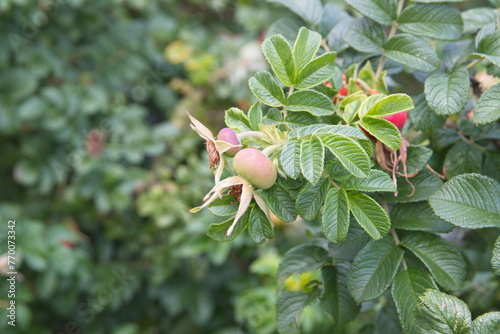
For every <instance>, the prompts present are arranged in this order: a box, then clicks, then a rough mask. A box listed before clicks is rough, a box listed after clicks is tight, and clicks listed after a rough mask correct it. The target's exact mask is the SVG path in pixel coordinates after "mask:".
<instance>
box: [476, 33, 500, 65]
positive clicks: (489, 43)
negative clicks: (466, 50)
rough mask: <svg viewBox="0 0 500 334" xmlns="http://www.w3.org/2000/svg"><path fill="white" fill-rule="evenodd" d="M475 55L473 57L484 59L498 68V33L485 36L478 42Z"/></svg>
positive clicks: (499, 53) (499, 45)
mask: <svg viewBox="0 0 500 334" xmlns="http://www.w3.org/2000/svg"><path fill="white" fill-rule="evenodd" d="M477 51H478V52H477V53H473V54H472V55H473V56H477V57H481V58H486V59H488V60H489V61H490V62H492V63H493V64H495V65H496V66H499V67H500V31H495V32H492V33H490V34H487V35H486V36H484V37H483V39H482V40H481V41H480V42H479V46H478V48H477Z"/></svg>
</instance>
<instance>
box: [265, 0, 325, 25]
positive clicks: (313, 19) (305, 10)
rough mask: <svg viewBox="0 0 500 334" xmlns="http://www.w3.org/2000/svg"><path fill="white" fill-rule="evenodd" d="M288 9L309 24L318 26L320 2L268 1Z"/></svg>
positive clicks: (312, 0)
mask: <svg viewBox="0 0 500 334" xmlns="http://www.w3.org/2000/svg"><path fill="white" fill-rule="evenodd" d="M268 1H269V2H277V3H280V4H282V5H283V6H286V7H288V9H290V10H291V11H292V12H294V13H295V14H297V15H299V16H300V17H302V18H303V19H304V20H306V21H307V22H309V23H311V24H319V23H320V21H321V13H322V11H323V6H322V5H321V1H320V0H268Z"/></svg>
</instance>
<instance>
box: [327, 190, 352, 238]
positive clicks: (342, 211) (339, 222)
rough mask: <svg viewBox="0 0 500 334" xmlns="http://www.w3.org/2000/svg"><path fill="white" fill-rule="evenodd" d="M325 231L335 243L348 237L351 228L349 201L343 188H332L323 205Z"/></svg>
mask: <svg viewBox="0 0 500 334" xmlns="http://www.w3.org/2000/svg"><path fill="white" fill-rule="evenodd" d="M321 226H322V228H323V233H324V234H325V236H326V238H327V239H328V240H330V241H331V242H333V243H340V242H342V241H344V240H345V239H346V237H347V231H348V228H349V203H348V200H347V194H346V192H345V190H343V189H337V188H331V189H330V190H329V191H328V193H327V195H326V198H325V205H324V206H323V216H322V224H321Z"/></svg>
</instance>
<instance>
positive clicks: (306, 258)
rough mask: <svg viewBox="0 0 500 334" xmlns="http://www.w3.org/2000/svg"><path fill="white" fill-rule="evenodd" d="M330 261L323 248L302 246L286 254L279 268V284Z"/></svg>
mask: <svg viewBox="0 0 500 334" xmlns="http://www.w3.org/2000/svg"><path fill="white" fill-rule="evenodd" d="M327 260H328V253H327V251H326V249H324V248H323V247H319V246H315V245H300V246H297V247H294V248H292V249H290V250H289V251H288V252H286V254H285V256H283V259H282V260H281V263H280V266H279V268H278V282H279V284H282V283H283V282H284V281H285V280H286V279H287V278H288V276H290V275H291V274H294V273H305V272H308V271H311V270H314V269H317V268H319V267H321V266H322V265H323V264H324V263H325V262H326V261H327Z"/></svg>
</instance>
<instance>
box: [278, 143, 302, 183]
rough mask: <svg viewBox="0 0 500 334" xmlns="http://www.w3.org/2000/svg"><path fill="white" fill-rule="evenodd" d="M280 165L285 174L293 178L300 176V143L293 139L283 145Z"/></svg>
mask: <svg viewBox="0 0 500 334" xmlns="http://www.w3.org/2000/svg"><path fill="white" fill-rule="evenodd" d="M279 161H280V166H281V168H282V169H283V171H284V172H285V174H286V175H287V176H289V177H291V178H292V179H296V178H297V177H299V176H300V145H299V142H298V141H295V140H291V141H289V142H287V143H286V144H285V145H283V146H282V147H281V152H280V156H279Z"/></svg>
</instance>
